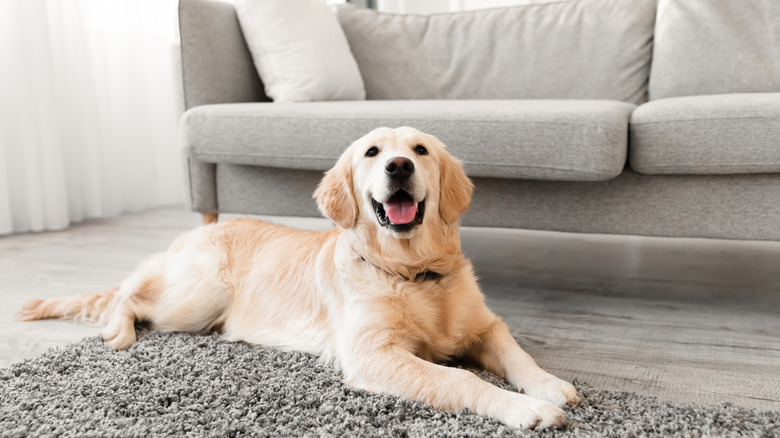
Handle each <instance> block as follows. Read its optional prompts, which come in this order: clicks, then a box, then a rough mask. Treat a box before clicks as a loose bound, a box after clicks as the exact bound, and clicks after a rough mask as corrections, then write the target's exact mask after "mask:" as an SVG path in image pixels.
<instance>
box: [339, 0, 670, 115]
mask: <svg viewBox="0 0 780 438" xmlns="http://www.w3.org/2000/svg"><path fill="white" fill-rule="evenodd" d="M655 4H656V2H655V0H634V1H622V0H582V1H576V2H554V3H546V4H534V5H529V6H519V7H512V8H499V9H489V10H479V11H466V12H455V13H445V14H434V15H430V16H422V15H396V14H383V13H377V12H375V11H372V10H369V9H362V8H356V7H354V6H344V7H341V8H339V9H338V13H337V15H338V18H339V21H340V22H341V26H342V28H343V29H344V33H345V34H346V35H347V40H348V41H349V46H350V48H351V49H352V54H353V55H354V56H355V60H356V61H357V63H358V66H359V67H360V72H361V74H362V75H363V81H364V83H365V86H366V98H368V99H611V100H621V101H626V102H633V103H642V102H644V101H646V100H647V98H646V95H647V80H648V74H649V69H650V56H651V51H652V39H653V23H654V21H655V12H656V9H655Z"/></svg>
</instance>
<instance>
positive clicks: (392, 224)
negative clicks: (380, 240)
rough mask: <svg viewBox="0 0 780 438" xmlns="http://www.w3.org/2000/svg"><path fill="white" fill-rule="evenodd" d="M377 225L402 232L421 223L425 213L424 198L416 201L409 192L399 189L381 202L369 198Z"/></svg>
mask: <svg viewBox="0 0 780 438" xmlns="http://www.w3.org/2000/svg"><path fill="white" fill-rule="evenodd" d="M371 202H372V203H373V204H374V213H376V218H377V220H378V221H379V225H381V226H383V227H388V228H390V229H391V230H393V231H396V232H399V233H403V232H406V231H410V230H412V229H413V228H414V227H416V226H417V225H420V224H422V221H423V216H424V215H425V200H422V201H420V202H419V203H418V202H415V201H414V198H413V197H412V195H410V194H409V193H407V192H405V191H403V190H399V191H397V192H395V194H394V195H393V196H391V197H390V198H389V199H388V200H387V201H385V202H384V203H381V202H379V201H377V200H375V199H374V198H371Z"/></svg>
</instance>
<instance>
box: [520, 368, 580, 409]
mask: <svg viewBox="0 0 780 438" xmlns="http://www.w3.org/2000/svg"><path fill="white" fill-rule="evenodd" d="M523 391H524V392H525V393H526V394H528V395H530V396H531V397H536V398H540V399H542V400H547V401H550V402H552V403H554V404H556V405H558V406H573V405H575V404H577V403H579V401H580V400H581V397H580V394H579V393H578V392H577V389H575V388H574V385H572V384H571V383H569V382H566V381H565V380H561V379H559V378H557V377H555V376H553V375H552V374H548V373H546V372H543V373H541V374H539V375H538V376H535V377H534V378H533V379H529V381H528V382H527V383H526V384H525V385H523Z"/></svg>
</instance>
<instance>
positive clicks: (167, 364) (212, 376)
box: [0, 330, 780, 437]
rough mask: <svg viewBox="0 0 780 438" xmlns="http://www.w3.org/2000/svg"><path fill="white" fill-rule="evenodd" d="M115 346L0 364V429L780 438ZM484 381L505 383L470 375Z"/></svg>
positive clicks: (765, 429) (235, 358) (186, 338)
mask: <svg viewBox="0 0 780 438" xmlns="http://www.w3.org/2000/svg"><path fill="white" fill-rule="evenodd" d="M138 335H139V342H138V343H137V344H135V345H134V346H133V347H131V348H130V349H129V350H126V351H121V352H118V353H114V352H112V351H109V349H108V348H106V347H105V346H104V345H103V344H102V342H101V341H100V340H99V339H98V338H88V339H85V340H83V341H81V342H78V343H74V344H71V345H69V346H67V347H66V348H63V349H53V350H50V351H48V352H47V353H45V354H43V355H42V356H41V357H39V358H37V359H33V360H27V361H25V362H21V363H17V364H15V365H12V366H11V367H10V368H8V369H2V370H0V436H3V437H24V436H85V437H86V436H95V437H106V436H141V437H147V436H177V435H179V436H180V435H188V436H219V437H223V436H225V437H229V436H387V435H389V436H426V437H427V436H447V437H457V436H464V437H465V436H473V437H482V436H542V437H557V436H610V437H633V436H691V437H699V436H767V437H772V436H774V437H777V436H780V415H778V413H777V412H772V411H768V412H758V411H755V410H748V409H744V408H740V407H737V406H733V405H730V404H723V405H721V406H716V407H705V406H696V405H690V404H686V405H674V404H669V403H665V402H662V401H659V400H657V399H655V398H652V397H644V396H640V395H637V394H632V393H626V392H616V391H604V390H600V389H597V388H592V387H590V386H588V385H586V384H581V383H577V382H575V384H576V385H577V386H578V389H579V390H580V392H581V393H582V394H583V396H584V400H583V402H582V403H580V404H579V405H577V406H575V407H573V408H569V409H568V410H567V415H568V417H569V423H568V425H567V426H566V427H564V428H562V429H557V430H538V431H523V430H518V429H514V428H510V427H507V426H504V425H502V424H501V423H499V422H497V421H495V420H492V419H489V418H485V417H481V416H477V415H473V414H470V413H468V412H465V411H464V412H458V413H454V414H453V413H444V412H438V411H435V410H433V409H431V408H430V407H428V406H427V405H424V404H421V403H416V402H412V401H408V400H403V399H400V398H397V397H392V396H388V395H378V394H369V393H366V392H363V391H359V390H355V389H352V388H350V387H348V386H346V385H345V384H343V383H342V382H341V380H340V377H339V375H338V373H337V372H336V371H335V370H334V369H333V368H332V367H330V366H327V365H322V364H320V363H318V361H317V358H316V357H315V356H312V355H308V354H304V353H285V352H280V351H277V350H274V349H270V348H264V347H259V346H256V345H250V344H246V343H231V342H226V341H223V340H221V339H220V338H219V337H218V336H217V335H206V336H194V335H189V334H181V333H173V334H164V333H159V332H153V331H148V330H140V331H139V333H138ZM478 374H479V376H480V377H482V378H484V379H486V380H489V381H490V382H491V383H494V384H497V385H499V386H502V387H505V388H510V386H509V385H508V384H506V383H505V382H503V381H501V380H499V379H497V378H495V377H493V376H491V375H489V374H487V373H478Z"/></svg>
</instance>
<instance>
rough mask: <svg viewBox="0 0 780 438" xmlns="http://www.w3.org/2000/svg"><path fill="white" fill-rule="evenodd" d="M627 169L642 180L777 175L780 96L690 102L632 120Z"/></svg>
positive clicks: (656, 107) (680, 100)
mask: <svg viewBox="0 0 780 438" xmlns="http://www.w3.org/2000/svg"><path fill="white" fill-rule="evenodd" d="M630 136H631V137H630V142H629V156H630V164H631V168H632V169H634V170H636V171H637V172H641V173H646V174H675V173H677V174H729V173H730V174H737V173H765V172H780V93H755V94H720V95H712V96H688V97H677V98H669V99H661V100H655V101H652V102H648V103H646V104H644V105H642V106H640V107H639V108H637V109H636V111H634V113H633V114H632V115H631V134H630Z"/></svg>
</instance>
